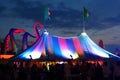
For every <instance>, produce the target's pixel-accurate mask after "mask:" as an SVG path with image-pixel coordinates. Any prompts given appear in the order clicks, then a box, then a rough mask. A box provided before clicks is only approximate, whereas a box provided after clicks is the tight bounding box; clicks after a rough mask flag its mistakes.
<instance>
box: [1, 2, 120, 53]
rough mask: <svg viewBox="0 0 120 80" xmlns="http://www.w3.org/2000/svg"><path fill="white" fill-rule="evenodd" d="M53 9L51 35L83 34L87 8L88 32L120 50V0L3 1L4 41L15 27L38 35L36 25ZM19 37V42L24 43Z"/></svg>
mask: <svg viewBox="0 0 120 80" xmlns="http://www.w3.org/2000/svg"><path fill="white" fill-rule="evenodd" d="M46 5H48V6H49V7H50V9H51V11H50V12H51V15H50V17H51V19H50V20H49V21H47V22H46V25H47V26H46V27H45V28H46V29H47V31H48V32H49V33H50V34H53V35H58V36H64V37H70V36H78V35H80V33H81V31H82V25H83V24H82V23H83V7H86V8H87V9H88V11H89V18H88V21H87V22H86V33H87V34H88V35H89V37H90V38H91V39H92V40H93V41H94V42H95V43H98V40H99V39H102V40H103V41H104V44H105V45H106V46H107V47H108V48H107V49H108V50H111V51H112V50H113V49H114V48H119V49H120V30H119V29H120V0H2V1H0V41H3V40H4V38H5V36H6V35H7V33H8V32H9V30H10V29H11V28H18V29H25V30H26V31H27V32H29V33H31V34H32V35H35V34H34V31H33V24H34V23H35V22H36V21H39V22H41V23H42V24H43V22H44V19H43V17H44V7H45V6H46ZM21 39H22V38H20V37H19V38H17V37H16V40H21Z"/></svg>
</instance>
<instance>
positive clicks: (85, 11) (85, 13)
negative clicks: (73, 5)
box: [84, 7, 89, 21]
mask: <svg viewBox="0 0 120 80" xmlns="http://www.w3.org/2000/svg"><path fill="white" fill-rule="evenodd" d="M88 16H89V13H88V10H87V9H86V8H85V7H84V21H87V19H88Z"/></svg>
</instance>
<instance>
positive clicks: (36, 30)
mask: <svg viewBox="0 0 120 80" xmlns="http://www.w3.org/2000/svg"><path fill="white" fill-rule="evenodd" d="M38 26H40V31H41V30H42V28H43V25H42V24H41V23H40V22H36V23H34V31H35V34H36V40H38V39H39V37H40V35H39V31H38V29H37V27H38Z"/></svg>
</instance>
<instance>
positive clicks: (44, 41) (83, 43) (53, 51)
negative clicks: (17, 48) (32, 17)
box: [14, 31, 119, 60]
mask: <svg viewBox="0 0 120 80" xmlns="http://www.w3.org/2000/svg"><path fill="white" fill-rule="evenodd" d="M15 58H16V59H40V60H56V59H63V60H64V59H91V58H119V57H118V56H117V55H114V54H112V53H110V52H108V51H106V50H104V49H103V48H101V47H99V46H98V45H96V44H95V43H94V42H93V41H92V40H91V39H90V38H89V36H88V35H87V34H86V33H85V32H82V33H81V35H80V36H76V37H58V36H53V35H50V34H49V33H48V32H47V31H44V32H43V34H41V36H40V38H39V39H38V40H37V41H36V43H35V44H34V45H33V46H32V47H30V48H28V49H26V50H25V51H23V52H22V53H20V54H19V55H18V56H16V57H14V59H15Z"/></svg>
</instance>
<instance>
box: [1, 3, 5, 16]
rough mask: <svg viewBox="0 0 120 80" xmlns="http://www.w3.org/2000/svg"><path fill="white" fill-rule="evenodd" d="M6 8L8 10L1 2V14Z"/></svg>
mask: <svg viewBox="0 0 120 80" xmlns="http://www.w3.org/2000/svg"><path fill="white" fill-rule="evenodd" d="M5 10H6V7H5V6H4V5H2V4H0V15H2V14H3V12H4V11H5Z"/></svg>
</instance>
